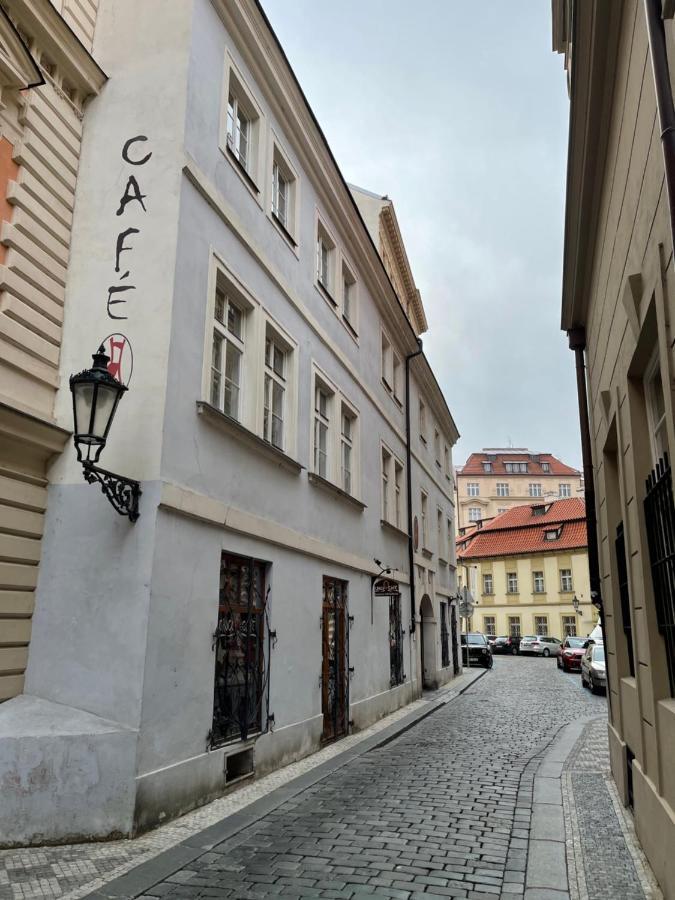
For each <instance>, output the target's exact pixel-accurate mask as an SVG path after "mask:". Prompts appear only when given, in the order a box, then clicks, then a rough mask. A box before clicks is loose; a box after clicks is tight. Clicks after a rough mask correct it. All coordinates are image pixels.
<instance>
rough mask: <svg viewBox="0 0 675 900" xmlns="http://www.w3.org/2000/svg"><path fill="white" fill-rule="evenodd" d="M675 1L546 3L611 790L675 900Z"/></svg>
mask: <svg viewBox="0 0 675 900" xmlns="http://www.w3.org/2000/svg"><path fill="white" fill-rule="evenodd" d="M674 13H675V4H673V3H672V2H670V0H668V2H666V0H646V2H643V0H611V2H608V0H553V47H554V49H555V50H556V51H558V52H560V53H562V54H564V59H565V68H566V69H567V75H568V84H569V89H570V118H569V122H570V134H569V143H568V172H567V198H566V203H565V249H564V259H563V284H562V316H561V319H562V321H561V326H562V328H563V329H564V330H565V331H566V332H567V333H568V336H569V343H570V349H572V350H573V351H574V354H575V364H576V370H577V385H578V394H579V411H580V423H581V435H582V449H583V463H584V475H585V482H586V489H587V494H586V498H587V502H586V506H587V518H588V551H589V567H590V578H591V589H592V590H593V591H594V593H596V594H597V596H598V600H600V601H601V602H602V605H603V609H604V620H605V645H606V651H607V683H608V688H609V701H610V702H609V710H608V711H609V749H610V762H611V769H612V775H613V777H614V780H615V781H616V784H617V788H618V791H619V795H620V796H621V798H622V800H623V802H624V803H625V805H626V806H628V807H630V808H631V809H632V810H633V813H634V820H635V830H636V832H637V836H638V838H639V839H640V843H641V844H642V847H643V849H644V851H645V854H646V856H647V858H648V859H649V862H650V864H651V866H652V868H653V870H654V874H655V875H656V877H657V879H658V881H659V884H660V886H661V888H662V890H663V893H664V895H665V897H666V898H668V900H674V898H675V852H673V851H674V850H675V762H674V760H675V507H674V506H673V487H672V469H671V460H672V458H673V454H674V453H675V420H674V415H673V412H674V406H675V333H674V325H675V268H674V267H673V236H674V235H675V205H674V200H675V148H674V146H673V99H672V83H673V75H674V74H675V69H674V61H675V22H674V20H673V15H674Z"/></svg>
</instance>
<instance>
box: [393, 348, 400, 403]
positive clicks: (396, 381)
mask: <svg viewBox="0 0 675 900" xmlns="http://www.w3.org/2000/svg"><path fill="white" fill-rule="evenodd" d="M391 380H392V392H393V394H394V397H395V399H396V400H398V402H399V403H400V402H401V383H402V378H401V359H400V357H399V356H397V355H396V353H394V352H393V351H392V355H391Z"/></svg>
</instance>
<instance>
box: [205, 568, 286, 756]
mask: <svg viewBox="0 0 675 900" xmlns="http://www.w3.org/2000/svg"><path fill="white" fill-rule="evenodd" d="M221 566H222V569H223V580H224V584H223V586H222V587H221V595H220V602H219V609H218V625H217V628H216V631H215V632H214V634H213V648H214V650H215V653H216V659H215V679H214V682H215V683H214V698H213V724H212V728H211V731H210V732H209V735H208V740H207V743H208V746H209V747H210V748H214V747H220V746H222V745H223V744H226V743H228V742H229V741H232V740H237V739H238V740H242V741H245V740H247V739H248V738H249V737H250V736H252V735H260V734H264V733H266V732H267V731H268V730H269V728H270V724H271V722H272V721H273V719H274V716H273V715H272V714H271V713H270V711H269V678H270V665H271V650H272V641H273V640H274V639H275V638H276V634H275V632H273V631H272V630H271V629H270V622H269V609H270V604H269V595H270V588H269V586H268V587H267V588H266V589H265V570H266V566H265V563H263V562H261V561H259V560H255V559H251V558H246V557H234V556H230V555H229V554H223V557H222V563H221ZM265 644H267V652H266V653H265ZM263 706H264V710H265V715H264V722H263Z"/></svg>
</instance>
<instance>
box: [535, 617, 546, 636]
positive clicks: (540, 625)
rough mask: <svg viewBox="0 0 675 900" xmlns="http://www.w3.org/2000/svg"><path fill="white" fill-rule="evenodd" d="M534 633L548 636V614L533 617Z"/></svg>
mask: <svg viewBox="0 0 675 900" xmlns="http://www.w3.org/2000/svg"><path fill="white" fill-rule="evenodd" d="M534 633H535V634H536V635H538V636H539V637H548V616H535V617H534Z"/></svg>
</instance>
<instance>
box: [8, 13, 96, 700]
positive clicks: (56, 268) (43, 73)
mask: <svg viewBox="0 0 675 900" xmlns="http://www.w3.org/2000/svg"><path fill="white" fill-rule="evenodd" d="M3 6H4V8H5V9H6V11H7V13H8V15H7V16H3V17H2V18H1V19H0V92H1V96H0V701H3V700H6V699H8V698H9V697H12V696H14V695H16V694H17V693H20V692H21V690H22V688H23V673H24V670H25V667H26V661H27V658H28V646H29V642H30V632H31V615H32V612H33V591H34V588H35V585H36V581H37V570H38V564H39V560H40V545H41V538H42V531H43V517H44V511H45V506H46V497H47V491H46V486H47V476H46V467H47V464H48V462H49V460H50V459H51V458H52V457H53V456H54V454H56V453H59V452H60V451H61V450H62V449H63V447H64V445H65V443H66V441H67V440H68V437H69V434H68V433H67V432H65V431H63V430H62V429H61V428H58V427H57V426H56V425H55V422H54V416H53V406H54V396H55V392H56V388H57V386H58V384H59V371H58V366H59V350H60V344H61V328H62V324H63V319H64V315H65V289H66V278H67V271H68V253H69V246H70V229H71V223H72V217H73V207H74V196H75V183H76V179H77V169H78V160H79V152H80V141H81V137H82V118H83V112H84V104H85V102H86V99H87V98H88V97H89V96H91V95H92V94H93V93H95V92H97V91H98V90H100V88H101V87H102V85H103V83H104V80H105V76H104V75H103V73H102V72H101V70H100V69H99V68H98V66H96V64H95V63H94V61H93V59H92V58H91V56H90V55H89V53H88V52H87V50H88V49H90V48H91V45H92V39H93V34H94V24H95V19H96V2H94V0H62V2H58V3H56V2H55V3H54V4H53V6H52V5H50V4H49V3H47V2H38V0H35V2H33V0H7V2H6V3H4V4H3ZM61 14H62V16H63V17H62V16H61ZM67 26H69V27H67ZM70 29H72V32H71V31H70ZM74 35H77V38H76V37H75V36H74ZM78 39H79V40H78ZM80 41H81V42H82V43H80ZM82 44H84V46H82ZM85 47H86V48H87V49H85ZM39 82H43V83H39Z"/></svg>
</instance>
